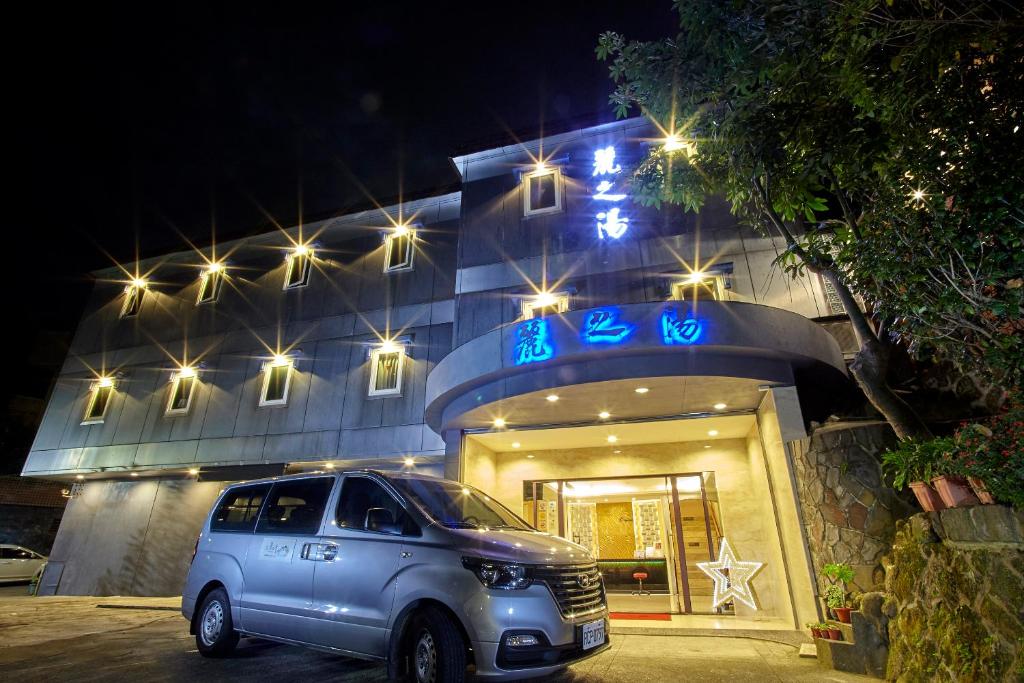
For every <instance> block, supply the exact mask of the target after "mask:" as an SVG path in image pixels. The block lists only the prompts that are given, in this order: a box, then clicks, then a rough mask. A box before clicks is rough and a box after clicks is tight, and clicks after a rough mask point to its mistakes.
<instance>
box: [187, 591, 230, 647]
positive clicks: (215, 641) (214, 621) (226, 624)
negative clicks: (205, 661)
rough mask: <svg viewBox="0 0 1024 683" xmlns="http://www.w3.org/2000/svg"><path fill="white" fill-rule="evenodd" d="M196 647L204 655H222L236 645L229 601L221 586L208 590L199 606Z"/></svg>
mask: <svg viewBox="0 0 1024 683" xmlns="http://www.w3.org/2000/svg"><path fill="white" fill-rule="evenodd" d="M197 619H198V620H197V621H196V648H197V649H198V650H199V654H201V655H202V656H204V657H224V656H226V655H228V654H230V653H231V651H232V650H234V649H235V646H236V645H238V632H237V631H235V625H234V623H233V622H232V621H231V603H230V602H229V601H228V594H227V592H226V591H225V590H224V589H223V588H216V589H214V590H212V591H210V592H209V594H208V595H207V596H206V598H205V599H204V600H203V604H202V606H201V607H200V608H199V614H198V617H197Z"/></svg>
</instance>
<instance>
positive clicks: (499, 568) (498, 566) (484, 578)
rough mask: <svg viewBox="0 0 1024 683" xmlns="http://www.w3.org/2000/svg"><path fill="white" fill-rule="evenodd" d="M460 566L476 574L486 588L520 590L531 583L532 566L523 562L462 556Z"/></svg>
mask: <svg viewBox="0 0 1024 683" xmlns="http://www.w3.org/2000/svg"><path fill="white" fill-rule="evenodd" d="M462 566H463V567H465V568H466V569H468V570H469V571H471V572H473V573H474V574H476V578H478V579H480V583H482V584H483V585H484V586H486V587H487V588H500V589H502V590H521V589H523V588H528V587H529V586H530V584H531V583H533V568H532V567H530V566H529V565H525V564H518V563H516V562H501V561H499V560H485V559H483V558H480V557H463V558H462Z"/></svg>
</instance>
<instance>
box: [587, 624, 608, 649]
mask: <svg viewBox="0 0 1024 683" xmlns="http://www.w3.org/2000/svg"><path fill="white" fill-rule="evenodd" d="M603 644H604V619H600V620H598V621H592V622H590V623H589V624H583V649H584V650H589V649H590V648H592V647H597V646H598V645H603Z"/></svg>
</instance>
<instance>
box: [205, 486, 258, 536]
mask: <svg viewBox="0 0 1024 683" xmlns="http://www.w3.org/2000/svg"><path fill="white" fill-rule="evenodd" d="M257 488H262V489H264V491H263V498H262V499H261V500H260V504H259V507H257V508H256V514H255V515H254V516H253V518H252V520H251V524H250V525H249V529H243V528H233V529H222V528H217V527H215V526H214V525H215V524H216V523H217V513H218V512H219V511H220V510H221V509H222V507H223V505H224V502H225V501H226V500H227V498H228V496H230V495H232V494H236V493H238V492H239V491H243V490H245V489H257ZM271 488H273V485H272V484H271V483H270V482H264V483H262V484H243V485H241V486H232V487H231V488H229V489H228V490H227V491H225V492H224V495H222V496H221V497H220V498H219V499H218V500H217V507H215V508H214V509H213V512H212V513H211V515H210V532H211V533H218V534H251V533H253V532H254V531H255V530H256V522H257V520H259V518H260V514H261V513H262V512H263V506H264V505H266V503H267V498H269V497H270V489H271ZM249 500H250V501H251V500H252V496H250V497H249ZM246 507H250V508H251V507H252V506H251V505H248V506H246Z"/></svg>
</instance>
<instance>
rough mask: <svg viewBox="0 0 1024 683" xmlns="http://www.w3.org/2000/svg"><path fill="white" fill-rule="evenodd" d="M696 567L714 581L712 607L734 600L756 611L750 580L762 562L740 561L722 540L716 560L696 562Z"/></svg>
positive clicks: (726, 542)
mask: <svg viewBox="0 0 1024 683" xmlns="http://www.w3.org/2000/svg"><path fill="white" fill-rule="evenodd" d="M697 566H698V567H700V570H701V571H702V572H704V573H705V574H707V575H708V576H710V577H711V578H712V579H714V581H715V594H714V596H713V599H712V606H713V607H715V608H717V607H718V606H720V605H722V604H723V603H725V602H728V601H729V599H730V598H735V599H737V600H739V601H740V602H742V603H743V604H745V605H749V606H750V607H751V608H752V609H757V602H756V601H755V600H754V594H753V593H752V592H751V591H750V580H751V579H753V578H754V575H755V574H757V573H758V572H759V571H761V567H763V566H764V562H742V561H740V560H739V559H738V558H737V557H736V553H734V552H733V550H732V548H731V547H730V546H729V541H727V540H725V539H724V538H723V539H722V547H721V548H720V549H719V551H718V559H717V560H716V561H714V562H698V563H697Z"/></svg>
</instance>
